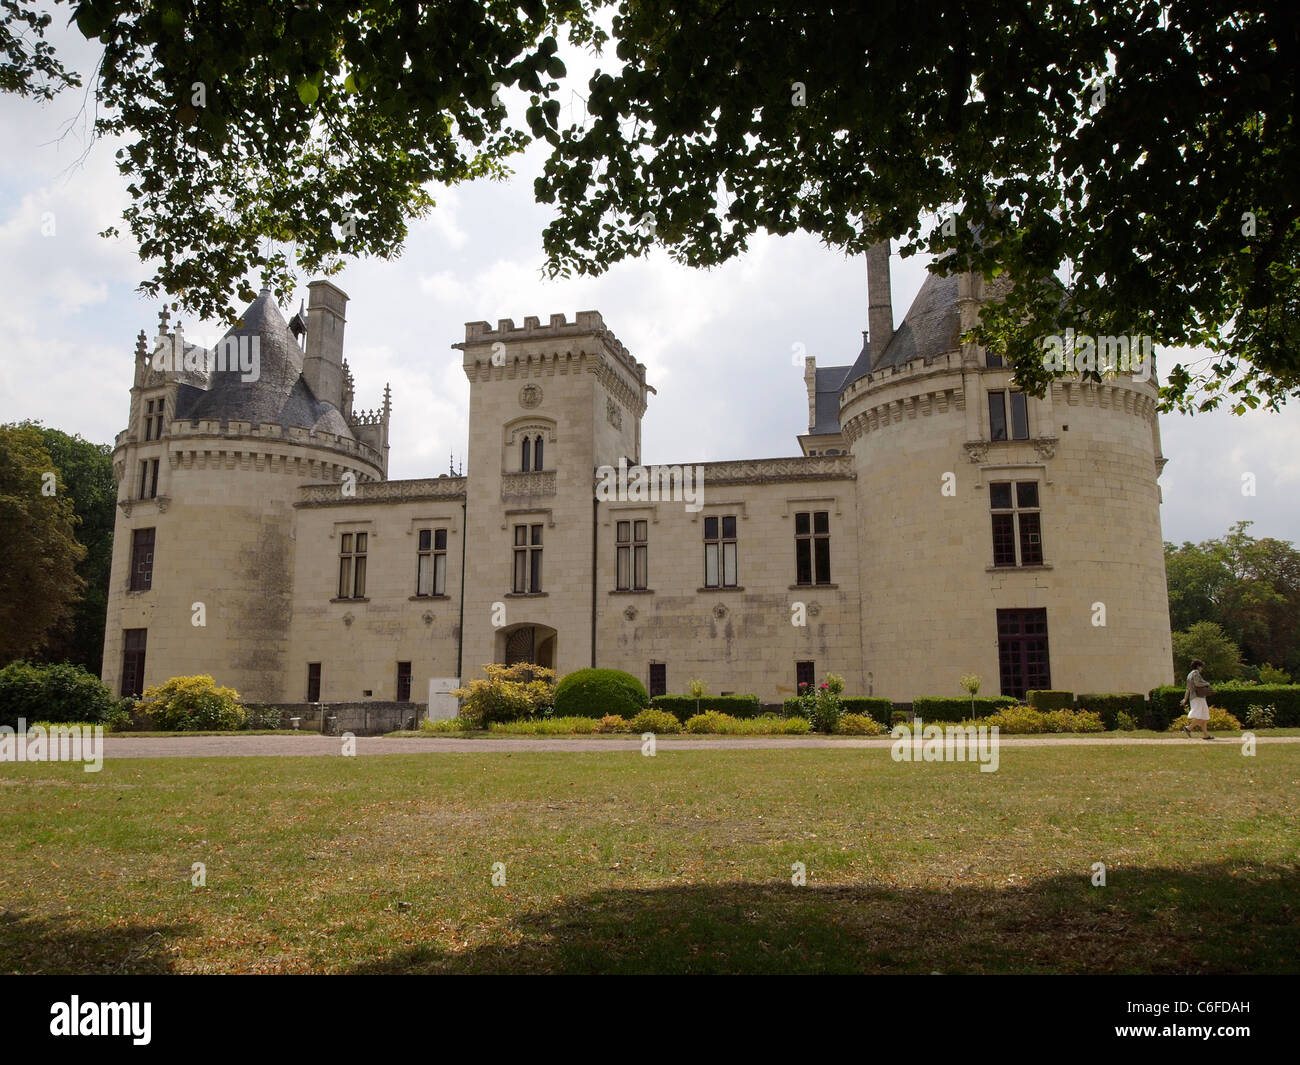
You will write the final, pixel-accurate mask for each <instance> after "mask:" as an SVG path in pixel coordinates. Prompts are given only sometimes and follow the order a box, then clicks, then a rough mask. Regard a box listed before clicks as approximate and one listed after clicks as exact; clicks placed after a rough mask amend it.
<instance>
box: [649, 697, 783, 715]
mask: <svg viewBox="0 0 1300 1065" xmlns="http://www.w3.org/2000/svg"><path fill="white" fill-rule="evenodd" d="M787 701H788V700H787ZM650 705H651V706H653V707H654V708H655V709H656V710H667V711H668V712H669V713H670V714H674V715H675V716H676V717H677V720H678V721H681V722H686V721H688V720H690V719H691V718H693V717H694V716H695V715H696V714H700V713H703V712H704V711H705V710H716V711H718V712H719V713H722V714H727V715H729V716H730V717H758V715H759V714H760V713H762V709H763V708H762V704H761V703H760V702H759V699H758V696H757V695H706V696H704V697H703V698H702V699H700V701H699V706H698V708H697V706H696V702H695V697H694V696H693V695H656V696H655V697H654V698H653V699H651V700H650Z"/></svg>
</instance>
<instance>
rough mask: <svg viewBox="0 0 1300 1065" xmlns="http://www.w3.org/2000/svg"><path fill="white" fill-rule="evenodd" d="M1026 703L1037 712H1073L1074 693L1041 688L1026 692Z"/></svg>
mask: <svg viewBox="0 0 1300 1065" xmlns="http://www.w3.org/2000/svg"><path fill="white" fill-rule="evenodd" d="M1025 701H1026V702H1028V703H1029V705H1030V706H1032V707H1033V708H1034V709H1035V710H1041V711H1043V712H1044V713H1046V712H1047V711H1048V710H1073V709H1074V692H1065V691H1053V690H1052V689H1050V688H1041V689H1037V690H1034V691H1027V692H1025ZM1089 709H1091V707H1089Z"/></svg>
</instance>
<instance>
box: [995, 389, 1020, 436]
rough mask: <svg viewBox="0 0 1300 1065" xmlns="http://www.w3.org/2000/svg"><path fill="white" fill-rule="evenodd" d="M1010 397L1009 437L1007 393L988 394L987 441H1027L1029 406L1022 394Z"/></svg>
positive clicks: (1013, 393)
mask: <svg viewBox="0 0 1300 1065" xmlns="http://www.w3.org/2000/svg"><path fill="white" fill-rule="evenodd" d="M1010 395H1011V436H1010V437H1008V436H1007V393H1006V392H990V393H989V439H990V440H1007V439H1011V440H1028V439H1029V406H1028V400H1026V399H1025V394H1024V393H1023V392H1012V393H1010Z"/></svg>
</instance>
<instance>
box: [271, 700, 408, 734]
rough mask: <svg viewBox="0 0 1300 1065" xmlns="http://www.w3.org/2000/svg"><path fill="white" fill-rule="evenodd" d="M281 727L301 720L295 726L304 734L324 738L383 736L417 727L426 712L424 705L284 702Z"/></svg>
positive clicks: (377, 702) (379, 702)
mask: <svg viewBox="0 0 1300 1065" xmlns="http://www.w3.org/2000/svg"><path fill="white" fill-rule="evenodd" d="M280 709H281V710H282V711H284V716H283V718H282V719H281V727H282V728H292V727H293V726H292V725H291V724H290V723H289V719H290V718H292V717H300V718H302V720H301V721H300V722H299V723H298V727H299V728H300V729H301V730H302V731H303V732H320V733H323V734H324V735H326V736H339V735H342V734H343V733H344V732H351V733H352V734H353V735H354V736H382V735H383V734H384V733H386V732H395V731H396V730H397V729H412V728H416V727H418V725H419V723H420V721H421V720H423V718H424V715H425V712H426V711H427V709H428V704H426V703H394V702H381V701H374V702H362V703H285V704H282V705H281V706H280Z"/></svg>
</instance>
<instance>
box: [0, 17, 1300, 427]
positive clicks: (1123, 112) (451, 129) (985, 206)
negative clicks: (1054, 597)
mask: <svg viewBox="0 0 1300 1065" xmlns="http://www.w3.org/2000/svg"><path fill="white" fill-rule="evenodd" d="M42 6H44V5H40V4H37V3H35V2H34V0H6V2H5V3H4V8H5V10H6V15H7V20H8V23H9V27H8V28H7V30H6V34H7V35H6V36H5V37H2V38H0V55H7V56H8V59H7V61H6V64H5V65H3V66H0V75H2V78H0V87H3V88H9V89H11V90H12V91H25V92H37V91H38V87H39V86H42V85H44V86H46V87H49V86H55V87H57V85H58V84H59V80H60V76H61V75H62V70H61V68H59V67H58V66H57V61H56V60H54V59H53V57H52V56H51V55H49V54H48V53H47V52H40V51H37V50H34V49H33V48H32V47H31V46H29V45H25V44H22V43H19V44H18V45H15V42H16V41H20V39H23V38H25V37H36V38H39V36H40V31H41V26H42V24H41V21H40V20H41V18H43V17H44V16H42V15H39V14H37V10H38V9H39V8H40V7H42ZM66 6H68V7H71V8H72V9H74V10H75V18H76V22H77V25H78V27H79V28H80V29H81V31H82V32H83V33H84V34H85V35H86V36H87V37H88V38H93V39H96V40H98V41H99V42H101V43H102V44H103V47H104V54H103V58H102V60H101V62H100V65H99V68H98V71H97V75H96V83H95V93H96V95H97V98H98V102H99V104H100V106H101V109H102V111H101V117H100V118H99V119H98V121H97V129H98V130H99V132H100V133H102V134H114V135H117V136H120V137H121V138H123V140H124V142H125V147H124V148H123V149H122V151H121V154H120V158H119V166H120V168H121V170H122V173H123V174H124V175H125V176H126V177H127V179H128V181H129V190H130V194H131V196H132V202H131V205H130V207H129V208H128V210H127V212H126V222H127V224H128V225H129V227H130V229H131V231H132V233H133V234H134V236H135V237H136V239H137V240H138V241H139V243H140V249H141V254H142V255H143V256H144V257H145V258H146V259H147V260H150V261H151V262H156V263H157V267H156V269H155V270H154V272H153V274H152V276H150V277H149V278H147V279H145V281H144V282H143V283H142V286H141V287H142V289H143V290H144V291H145V292H146V293H148V294H152V295H157V294H160V293H170V294H173V295H174V296H175V297H176V298H177V300H178V301H179V303H180V304H181V305H183V306H184V307H186V308H187V309H189V310H191V311H194V312H197V313H199V314H202V315H204V316H214V315H216V314H218V313H220V314H224V315H225V316H227V317H229V318H233V317H234V315H235V313H236V311H235V308H234V306H233V305H232V304H231V296H232V294H235V295H237V296H238V297H239V298H240V299H241V300H247V299H250V298H251V296H252V292H253V280H252V279H251V276H250V275H260V278H261V279H262V280H265V281H267V282H269V283H272V284H273V285H274V286H275V287H276V288H278V289H279V290H281V291H284V290H285V289H286V288H288V287H289V286H290V285H291V283H292V281H293V278H294V274H295V271H296V270H303V271H310V272H322V273H329V272H331V271H333V270H335V269H337V268H338V267H339V266H340V265H341V263H342V262H343V261H344V260H345V259H347V258H350V257H353V256H359V255H379V256H392V255H395V254H397V253H398V252H399V251H400V249H401V246H402V242H403V240H404V239H405V236H406V232H407V223H408V221H409V220H410V219H412V218H415V217H419V216H420V215H422V214H424V213H425V212H426V211H428V210H429V209H430V208H432V207H433V201H432V198H431V194H430V192H429V189H428V186H429V184H430V183H431V182H442V183H453V182H458V181H464V180H469V179H472V178H477V177H482V176H488V177H501V176H503V175H505V174H506V173H507V172H508V160H509V159H510V157H511V156H512V155H513V154H515V153H516V152H518V151H520V150H521V149H522V148H523V147H524V146H525V145H526V144H527V143H529V141H530V140H532V139H538V140H544V141H545V142H546V143H547V144H548V146H549V148H550V156H549V158H548V160H547V162H546V165H545V170H544V173H543V175H542V176H541V177H540V178H539V179H538V180H537V183H536V190H535V191H536V195H537V198H538V199H539V200H541V201H542V202H545V203H548V204H553V205H554V217H553V220H552V221H551V223H550V224H549V225H548V227H547V228H546V231H545V234H544V237H543V246H544V249H545V253H546V263H547V268H548V269H549V270H550V272H551V273H552V274H568V273H573V272H578V273H599V272H601V271H604V270H607V269H609V268H610V267H611V266H612V265H613V264H615V263H617V262H619V261H621V260H623V259H625V258H627V257H628V256H634V255H639V254H642V253H644V252H646V251H647V250H648V249H650V248H651V247H655V246H661V247H664V248H666V249H667V250H668V252H669V254H671V255H672V256H673V257H674V258H675V259H676V260H678V261H680V262H682V263H684V264H686V265H689V266H692V267H707V266H712V265H716V264H718V263H721V262H724V261H726V260H727V259H729V258H731V257H733V256H735V255H737V254H739V253H740V252H742V251H743V250H744V249H745V247H746V244H747V241H748V240H749V238H750V237H752V236H753V235H754V234H755V233H758V232H769V233H777V234H782V233H793V232H796V231H803V232H807V233H811V234H815V235H816V236H818V237H820V238H821V239H822V240H823V241H825V243H826V244H828V245H829V246H831V247H834V248H838V249H841V250H843V251H844V252H846V253H858V252H861V251H863V250H864V249H865V248H867V247H868V246H870V245H871V244H873V243H875V242H877V241H879V240H881V239H885V238H891V239H897V240H898V241H899V242H900V244H901V251H902V254H904V255H909V254H914V253H916V252H918V251H926V252H930V253H933V254H935V255H938V256H942V257H943V258H942V259H941V260H940V261H939V262H938V263H937V264H936V267H935V268H937V269H943V270H947V269H971V270H976V271H978V272H980V273H981V274H982V275H984V276H985V277H987V278H989V279H995V278H1003V279H1006V278H1010V279H1014V281H1015V284H1014V285H1013V286H1012V287H1011V289H1010V292H1009V294H1008V295H1007V297H1006V299H1005V301H1003V302H1000V303H997V304H992V305H989V306H987V307H986V308H985V311H984V315H983V321H982V324H981V326H980V327H979V330H978V332H977V333H976V335H975V336H974V338H973V339H978V340H980V341H981V342H983V343H985V344H986V345H988V346H989V347H990V348H991V349H992V350H995V351H999V352H1001V353H1002V354H1003V355H1004V356H1005V357H1007V358H1008V359H1009V360H1011V361H1012V362H1013V363H1014V366H1015V369H1016V376H1017V379H1018V381H1019V383H1020V385H1021V387H1023V388H1024V389H1026V390H1028V391H1030V392H1035V393H1041V391H1042V389H1043V388H1044V387H1045V385H1046V383H1047V382H1048V381H1049V380H1050V378H1051V377H1052V376H1053V375H1054V373H1055V371H1053V370H1052V369H1051V368H1050V367H1049V366H1047V365H1046V364H1045V361H1044V359H1043V357H1042V355H1043V349H1042V342H1043V340H1044V338H1045V337H1049V336H1067V335H1069V334H1068V333H1067V330H1073V331H1074V333H1075V334H1077V335H1088V336H1094V337H1100V336H1117V337H1118V336H1122V337H1129V338H1136V337H1143V336H1146V337H1151V338H1153V341H1154V344H1155V345H1156V346H1157V350H1159V349H1160V348H1163V347H1167V346H1203V347H1205V348H1207V349H1208V350H1209V351H1210V353H1211V355H1210V359H1209V360H1208V365H1202V364H1196V365H1181V364H1180V365H1176V366H1173V367H1170V366H1163V367H1162V368H1161V369H1162V372H1163V373H1164V376H1165V379H1166V385H1165V391H1164V397H1165V402H1166V405H1167V406H1168V407H1183V408H1185V409H1210V408H1214V407H1216V406H1220V405H1225V404H1226V405H1227V406H1228V407H1229V408H1230V409H1233V410H1235V411H1237V412H1242V411H1245V410H1247V409H1249V408H1251V407H1256V406H1258V405H1260V404H1261V403H1262V404H1264V405H1266V406H1270V407H1277V406H1279V405H1280V404H1282V403H1283V402H1284V401H1285V400H1286V399H1287V398H1288V397H1294V396H1297V395H1300V328H1298V323H1297V305H1298V303H1300V300H1298V299H1297V296H1298V294H1300V219H1298V218H1297V206H1296V199H1295V195H1294V190H1295V188H1296V187H1297V178H1298V177H1300V167H1298V166H1297V163H1298V161H1300V144H1298V142H1297V135H1296V125H1295V116H1294V100H1295V97H1296V90H1297V78H1298V77H1300V73H1298V72H1300V9H1297V7H1296V6H1295V5H1294V4H1293V3H1291V0H1271V2H1255V3H1229V2H1226V0H1199V2H1198V3H1195V4H1165V3H1160V2H1157V0H1114V2H1107V3H1105V4H1102V3H1082V4H1080V3H1077V2H1075V0H1043V2H1040V3H1034V4H1027V3H1025V2H1024V0H984V2H983V3H979V4H969V3H966V2H964V0H914V2H911V3H906V4H885V5H872V6H870V7H867V8H856V7H853V6H849V7H848V8H844V7H841V6H839V5H832V4H828V3H827V4H820V5H808V4H797V3H793V2H790V0H775V2H773V0H766V2H764V3H758V2H756V0H692V2H691V3H689V4H681V3H674V2H671V0H621V2H620V3H618V4H617V6H616V5H615V3H614V2H613V0H522V2H515V0H510V2H505V0H487V2H478V0H434V2H430V3H424V4H405V3H396V2H391V0H390V2H385V0H379V2H371V3H366V4H353V3H344V2H333V0H329V2H324V3H319V4H316V5H308V4H297V3H292V2H287V0H157V2H154V3H149V4H140V3H138V2H124V0H88V2H80V3H69V4H67V5H66ZM611 14H612V21H611V22H610V23H609V25H610V26H611V27H612V34H611V35H612V37H613V38H614V40H615V41H616V42H617V47H616V51H615V54H614V55H613V56H612V57H605V59H606V61H607V62H608V68H604V67H602V68H601V69H599V70H597V72H596V73H595V75H594V76H593V77H592V78H591V79H590V81H589V83H588V85H587V86H586V87H585V91H584V93H583V95H584V96H585V97H586V114H585V115H584V116H582V117H580V118H579V119H578V120H577V121H576V122H574V123H573V124H570V125H567V126H564V127H561V124H560V111H561V108H560V101H559V99H558V98H557V94H558V93H559V91H560V90H561V85H562V79H563V78H564V77H565V68H564V64H563V62H562V61H561V60H560V58H559V57H558V52H559V44H558V40H557V38H558V37H559V36H565V35H567V38H568V40H569V42H570V43H571V44H572V45H576V46H592V47H596V46H599V45H601V44H603V43H604V42H605V40H606V35H605V33H604V32H603V30H602V29H601V26H602V25H603V24H604V20H605V19H606V16H609V15H611ZM23 20H25V22H24V21H23ZM33 20H35V21H33ZM22 25H26V26H27V28H28V31H29V32H28V33H26V34H18V35H15V33H14V32H13V27H14V26H19V27H21V26H22ZM51 64H54V65H53V66H52V65H51ZM512 90H520V91H522V92H523V93H525V94H527V96H528V102H529V105H530V106H528V107H527V109H526V111H524V115H523V119H524V121H523V122H522V123H521V122H519V121H518V120H516V119H515V118H513V117H512V116H511V113H510V112H509V111H508V110H507V108H506V106H505V102H504V101H505V97H503V95H502V94H503V93H510V92H511V91H512Z"/></svg>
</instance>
